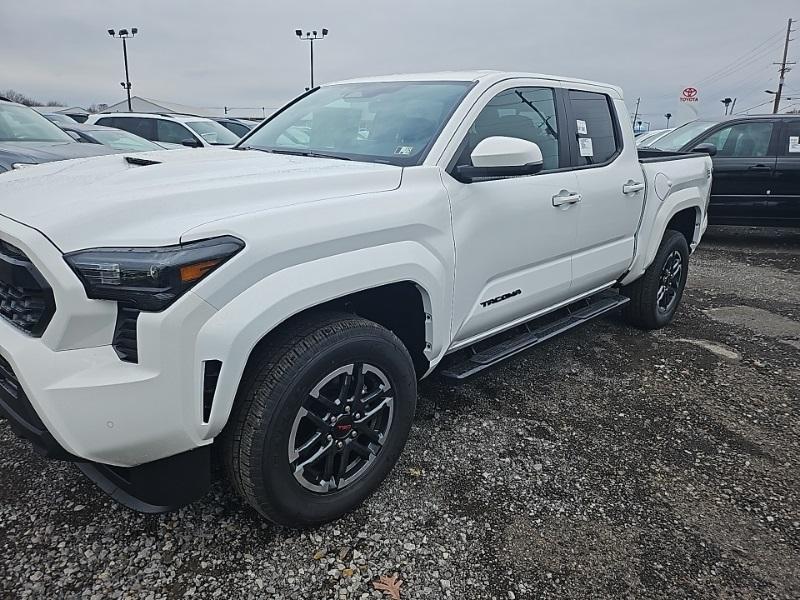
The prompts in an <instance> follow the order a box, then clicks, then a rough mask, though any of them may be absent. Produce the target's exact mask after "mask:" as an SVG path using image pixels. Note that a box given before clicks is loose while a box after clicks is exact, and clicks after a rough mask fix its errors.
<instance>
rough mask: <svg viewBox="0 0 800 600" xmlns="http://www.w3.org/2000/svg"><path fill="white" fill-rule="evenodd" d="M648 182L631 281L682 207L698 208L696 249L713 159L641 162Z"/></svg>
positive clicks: (628, 278)
mask: <svg viewBox="0 0 800 600" xmlns="http://www.w3.org/2000/svg"><path fill="white" fill-rule="evenodd" d="M641 167H642V171H643V172H644V177H645V182H646V186H647V188H646V196H645V203H644V209H643V211H642V218H641V222H640V224H639V230H638V232H637V234H636V251H635V254H634V259H633V262H632V263H631V268H630V270H629V272H628V274H627V275H626V276H625V277H624V278H623V279H622V283H623V284H628V283H630V282H632V281H634V280H636V279H638V278H639V277H641V275H642V274H643V273H644V271H645V269H647V267H648V266H650V263H652V262H653V259H654V258H655V256H656V253H657V252H658V247H659V245H660V244H661V240H662V238H663V237H664V232H665V231H666V229H667V225H668V224H669V221H670V219H672V217H673V216H675V215H676V214H677V213H679V212H680V211H682V210H685V209H688V208H693V209H694V210H695V211H696V216H695V228H694V234H693V236H692V243H691V244H690V250H691V251H692V252H693V251H694V250H695V248H697V245H698V244H699V243H700V239H701V238H702V236H703V233H704V232H705V228H706V224H707V210H708V201H709V194H710V193H711V172H712V164H711V158H710V157H708V156H705V155H697V156H693V157H691V158H681V159H679V160H669V159H666V160H663V161H657V162H646V163H642V165H641Z"/></svg>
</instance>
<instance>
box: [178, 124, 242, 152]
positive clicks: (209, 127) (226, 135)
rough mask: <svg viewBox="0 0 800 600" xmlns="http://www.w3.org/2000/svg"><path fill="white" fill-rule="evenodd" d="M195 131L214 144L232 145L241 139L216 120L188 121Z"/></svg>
mask: <svg viewBox="0 0 800 600" xmlns="http://www.w3.org/2000/svg"><path fill="white" fill-rule="evenodd" d="M186 124H187V125H188V126H189V127H190V128H191V129H193V130H194V132H195V133H196V134H197V135H199V136H200V137H201V138H203V139H204V140H205V141H206V142H208V143H209V144H211V145H212V146H230V145H232V144H235V143H236V142H238V141H239V136H238V135H236V134H235V133H233V132H232V131H230V130H229V129H226V128H225V127H223V126H222V125H220V124H219V123H217V122H216V121H188V122H187V123H186Z"/></svg>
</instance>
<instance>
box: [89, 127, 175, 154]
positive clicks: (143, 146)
mask: <svg viewBox="0 0 800 600" xmlns="http://www.w3.org/2000/svg"><path fill="white" fill-rule="evenodd" d="M86 134H87V135H88V136H89V137H91V138H93V139H95V140H97V141H98V142H100V143H101V144H103V145H104V146H109V147H110V148H113V149H114V150H121V151H123V152H147V151H149V150H163V149H164V148H162V147H161V146H159V145H158V144H154V143H153V142H150V141H148V140H146V139H144V138H140V137H139V136H138V135H134V134H132V133H128V132H127V131H122V130H114V129H109V130H101V129H94V130H92V131H87V132H86Z"/></svg>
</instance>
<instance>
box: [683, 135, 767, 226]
mask: <svg viewBox="0 0 800 600" xmlns="http://www.w3.org/2000/svg"><path fill="white" fill-rule="evenodd" d="M773 139H777V126H776V124H775V123H774V122H773V121H772V120H769V119H749V120H747V121H739V122H736V123H728V124H725V125H722V126H718V127H716V128H714V129H712V130H711V131H710V132H709V133H707V134H706V135H705V136H703V137H702V138H700V139H698V140H695V141H694V142H693V144H692V145H694V146H696V145H697V144H713V145H714V146H715V147H716V148H717V154H716V156H714V157H713V158H712V162H713V163H714V178H713V182H712V185H711V204H710V206H709V209H708V218H709V221H710V222H712V223H721V224H725V223H730V224H736V223H757V222H758V221H759V220H763V219H765V218H766V209H767V200H768V199H769V194H770V191H771V186H772V184H773V177H774V174H775V164H776V161H777V156H776V147H775V144H774V143H773Z"/></svg>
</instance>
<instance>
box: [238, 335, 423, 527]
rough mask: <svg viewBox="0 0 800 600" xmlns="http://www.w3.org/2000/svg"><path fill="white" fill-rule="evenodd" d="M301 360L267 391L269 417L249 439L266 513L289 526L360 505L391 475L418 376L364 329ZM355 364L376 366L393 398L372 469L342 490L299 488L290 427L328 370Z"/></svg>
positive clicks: (397, 348) (395, 347)
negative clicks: (290, 450) (389, 422)
mask: <svg viewBox="0 0 800 600" xmlns="http://www.w3.org/2000/svg"><path fill="white" fill-rule="evenodd" d="M386 333H387V334H388V332H386ZM389 335H391V334H389ZM392 337H393V336H392ZM301 358H307V361H306V362H304V363H302V364H297V365H296V366H295V368H294V369H290V372H289V373H287V374H286V375H287V376H286V377H285V378H283V380H282V381H281V383H280V384H279V385H278V386H276V387H275V388H274V389H273V390H272V391H271V394H270V396H271V398H270V399H269V400H268V402H267V403H266V412H268V413H269V414H265V415H263V418H262V420H261V423H262V425H261V427H260V428H259V430H257V431H256V432H255V435H254V436H253V440H252V444H253V451H254V452H255V453H258V454H260V460H256V461H253V464H252V471H251V473H250V476H251V478H252V481H253V482H254V484H255V486H256V492H257V497H258V500H259V503H260V504H262V503H263V504H262V508H264V509H266V510H265V511H264V512H265V513H266V514H268V515H273V516H274V515H275V514H279V515H287V516H290V517H289V520H290V521H291V522H295V523H298V524H302V525H314V524H318V523H323V522H327V521H330V520H332V519H334V518H336V517H338V516H340V515H341V514H343V513H345V512H347V511H348V510H350V509H352V508H353V507H355V506H357V505H358V504H360V503H361V502H362V501H363V500H364V499H365V498H366V497H367V496H369V495H370V494H371V493H372V492H373V491H374V490H375V488H377V487H378V486H379V485H380V483H381V482H382V481H383V480H384V478H385V477H386V476H387V475H388V473H389V472H390V471H391V469H392V467H393V466H394V464H395V462H396V461H397V459H398V457H399V456H400V453H401V452H402V451H403V448H404V447H405V442H406V440H407V439H408V435H409V433H410V430H411V424H412V422H413V417H414V411H415V408H416V374H415V372H414V367H413V364H412V361H411V358H410V357H409V355H408V352H407V351H406V350H405V348H404V347H403V346H402V344H401V343H400V342H399V340H396V339H395V340H392V339H391V338H389V336H388V335H387V336H382V335H379V334H378V332H376V331H370V330H367V328H364V331H358V330H352V329H351V330H348V331H345V332H340V333H337V334H334V335H333V336H331V337H330V338H328V339H326V340H324V341H323V342H322V343H321V344H319V345H317V346H316V347H314V348H313V355H311V356H309V357H301ZM299 362H300V361H298V363H299ZM354 362H365V363H369V364H371V365H374V366H376V367H378V368H379V369H381V370H382V371H383V373H384V374H385V375H386V376H387V378H388V379H389V382H390V384H391V387H392V389H393V390H394V394H395V395H394V406H393V416H392V425H391V429H390V430H389V432H388V433H387V439H386V442H385V444H384V446H383V447H382V449H381V451H380V452H379V454H378V455H377V457H376V458H375V461H374V462H373V464H372V466H371V467H370V468H369V469H368V470H367V471H366V472H365V473H364V474H362V476H361V477H360V478H359V479H358V480H356V481H354V482H353V483H351V484H350V485H348V486H347V487H345V488H344V489H342V490H337V491H334V492H330V493H327V494H319V493H316V492H313V491H311V490H308V489H306V488H304V487H303V486H302V485H300V483H299V482H298V481H297V479H295V477H294V475H293V473H292V469H291V467H290V464H289V459H288V444H289V436H290V432H291V429H292V424H293V422H294V419H295V417H296V415H297V412H298V410H299V409H300V407H301V405H302V403H303V402H304V401H305V399H306V398H307V397H308V392H310V390H311V389H313V387H314V386H315V385H316V384H317V383H319V381H321V380H322V379H323V377H325V376H326V375H328V374H329V373H330V372H331V371H333V370H335V369H337V368H339V367H341V366H344V365H347V364H350V363H354ZM255 393H258V390H255ZM282 520H283V519H282Z"/></svg>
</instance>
